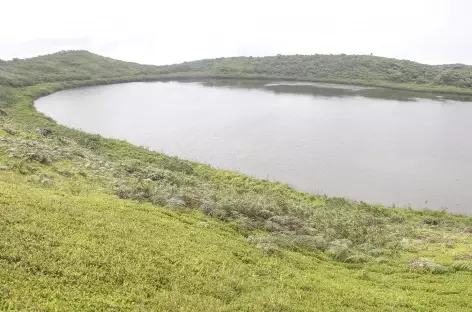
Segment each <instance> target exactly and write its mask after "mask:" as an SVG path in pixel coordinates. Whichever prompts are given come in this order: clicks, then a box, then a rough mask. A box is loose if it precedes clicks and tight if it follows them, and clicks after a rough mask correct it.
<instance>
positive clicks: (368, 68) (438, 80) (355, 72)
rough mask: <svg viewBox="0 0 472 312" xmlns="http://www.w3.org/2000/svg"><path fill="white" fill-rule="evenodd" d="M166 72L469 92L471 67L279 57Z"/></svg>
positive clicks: (210, 63)
mask: <svg viewBox="0 0 472 312" xmlns="http://www.w3.org/2000/svg"><path fill="white" fill-rule="evenodd" d="M163 71H164V72H168V73H185V72H188V73H211V74H212V75H215V76H230V77H240V76H243V77H268V78H274V77H279V78H283V79H297V80H309V81H326V82H339V83H351V84H361V85H371V86H382V87H390V88H398V89H410V90H418V91H419V90H424V91H439V92H456V93H465V94H471V92H472V91H471V89H470V88H472V66H468V65H462V64H453V65H438V66H433V65H425V64H420V63H415V62H411V61H405V60H396V59H390V58H384V57H377V56H367V55H288V56H284V55H279V56H272V57H235V58H221V59H215V60H202V61H195V62H188V63H184V64H179V65H172V66H169V67H166V68H165V69H164V70H163Z"/></svg>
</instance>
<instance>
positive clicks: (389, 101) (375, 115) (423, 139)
mask: <svg viewBox="0 0 472 312" xmlns="http://www.w3.org/2000/svg"><path fill="white" fill-rule="evenodd" d="M463 100H467V99H464V98H456V99H446V98H444V97H439V96H437V95H432V94H419V93H412V92H400V91H393V90H385V89H373V88H363V87H355V86H336V85H326V84H310V83H296V82H274V81H250V80H242V81H239V80H209V81H204V82H185V83H184V82H153V83H129V84H119V85H109V86H99V87H88V88H81V89H75V90H67V91H62V92H58V93H56V94H53V95H51V96H48V97H45V98H42V99H39V100H38V101H36V107H37V109H38V110H39V111H41V112H43V113H45V114H46V115H48V116H51V117H52V118H54V119H55V120H57V121H58V122H59V123H61V124H64V125H67V126H70V127H73V128H77V129H81V130H83V131H86V132H90V133H98V134H101V135H103V136H106V137H113V138H119V139H125V140H127V141H129V142H132V143H134V144H137V145H143V146H147V147H149V148H151V149H154V150H156V151H160V152H164V153H166V154H169V155H176V156H179V157H182V158H185V159H191V160H197V161H200V162H204V163H208V164H211V165H212V166H214V167H218V168H224V169H231V170H238V171H241V172H244V173H246V174H249V175H253V176H257V177H261V178H269V179H273V180H278V181H281V182H284V183H288V184H290V185H292V186H294V187H296V188H298V189H300V190H303V191H307V192H311V193H323V194H328V195H333V196H344V197H348V198H351V199H355V200H363V201H367V202H371V203H381V204H384V205H389V206H390V205H397V206H408V205H411V206H412V207H414V208H419V209H424V208H428V209H443V208H446V207H447V208H448V210H449V211H451V212H457V213H469V214H470V213H472V162H471V159H472V139H471V138H470V134H471V133H472V123H471V121H472V103H470V102H464V101H463Z"/></svg>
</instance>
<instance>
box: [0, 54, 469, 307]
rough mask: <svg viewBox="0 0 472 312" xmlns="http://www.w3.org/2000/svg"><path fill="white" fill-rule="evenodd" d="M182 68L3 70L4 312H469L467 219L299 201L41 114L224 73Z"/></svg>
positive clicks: (68, 65) (69, 64)
mask: <svg viewBox="0 0 472 312" xmlns="http://www.w3.org/2000/svg"><path fill="white" fill-rule="evenodd" d="M269 59H275V58H268V59H267V60H269ZM239 60H241V59H239ZM244 60H249V59H244ZM208 62H213V64H214V65H215V64H217V63H218V62H223V63H224V62H230V63H231V64H233V63H234V62H235V59H220V60H214V61H200V63H201V64H207V63H208ZM188 64H190V65H189V66H196V64H199V62H194V63H187V64H183V65H173V66H169V67H155V66H150V67H148V66H144V65H138V64H133V63H126V62H121V61H115V60H112V59H109V58H104V57H101V56H97V55H94V54H91V53H88V52H81V51H79V52H62V53H58V54H53V55H49V56H44V57H38V58H33V59H28V60H18V61H11V62H3V63H0V77H1V78H0V79H2V81H4V82H3V86H0V233H1V235H0V310H6V311H25V310H33V311H128V310H136V311H141V310H142V311H360V310H361V311H362V310H364V311H392V310H394V311H412V310H414V311H470V310H471V309H472V290H471V288H470V283H471V282H472V250H471V247H470V246H471V243H472V218H470V217H465V216H458V215H452V214H448V213H446V212H431V211H429V212H428V211H415V210H412V209H399V208H385V207H382V206H377V205H370V204H366V203H362V202H351V201H348V200H345V199H343V198H330V197H326V196H314V195H310V194H305V193H302V192H299V191H296V190H294V189H292V188H291V187H289V186H287V185H283V184H280V183H276V182H270V181H267V180H261V179H255V178H250V177H247V176H245V175H242V174H239V173H236V172H229V171H224V170H217V169H213V168H211V167H209V166H207V165H203V164H199V163H195V162H190V161H185V160H181V159H178V158H175V157H168V156H166V155H163V154H160V153H156V152H152V151H149V150H146V149H144V148H140V147H136V146H133V145H131V144H129V143H126V142H123V141H118V140H111V139H105V138H102V137H100V136H97V135H90V134H86V133H82V132H79V131H77V130H72V129H68V128H66V127H63V126H60V125H58V124H56V123H55V122H54V121H53V120H51V119H50V118H48V117H46V116H44V115H42V114H40V113H38V112H36V111H35V109H34V106H33V100H34V99H35V98H37V97H39V96H42V95H46V94H50V93H52V92H55V91H58V90H61V89H65V88H72V87H79V86H84V85H94V84H103V83H113V82H123V81H131V80H154V79H167V78H168V77H169V76H172V75H174V76H180V77H189V76H221V75H222V73H221V72H220V69H221V67H219V68H220V69H218V70H216V69H210V68H206V69H192V70H191V71H184V69H185V68H184V69H177V68H178V67H179V66H187V65H188ZM215 66H216V65H215ZM225 66H226V67H227V68H230V65H225ZM285 67H286V66H285ZM46 68H49V69H48V70H46ZM170 69H173V70H175V71H174V72H170ZM356 70H357V69H356ZM274 71H275V69H274ZM225 75H226V74H225ZM238 75H242V76H244V75H243V74H238ZM267 75H268V74H267ZM226 76H230V73H228V74H227V75H226ZM274 76H279V75H278V74H274ZM5 79H6V80H5ZM310 79H311V78H310ZM5 81H7V82H5ZM461 90H462V89H461ZM463 90H469V89H463Z"/></svg>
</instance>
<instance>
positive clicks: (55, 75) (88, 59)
mask: <svg viewBox="0 0 472 312" xmlns="http://www.w3.org/2000/svg"><path fill="white" fill-rule="evenodd" d="M157 73H159V71H158V69H157V67H156V66H148V65H140V64H136V63H129V62H123V61H118V60H114V59H111V58H108V57H103V56H100V55H97V54H93V53H90V52H87V51H64V52H58V53H54V54H49V55H43V56H38V57H34V58H29V59H16V60H12V61H7V62H0V85H6V86H13V87H23V86H30V85H34V84H37V83H44V82H62V81H72V80H96V79H107V78H116V77H129V76H141V75H152V74H157Z"/></svg>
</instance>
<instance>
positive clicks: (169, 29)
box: [0, 0, 472, 64]
mask: <svg viewBox="0 0 472 312" xmlns="http://www.w3.org/2000/svg"><path fill="white" fill-rule="evenodd" d="M1 10H2V14H1V18H0V29H1V31H0V58H1V59H11V58H13V57H30V56H36V55H39V54H47V53H52V52H56V51H59V50H65V49H86V50H90V51H92V52H95V53H98V54H102V55H106V56H110V57H114V58H118V59H122V60H128V61H135V62H140V63H149V64H169V63H177V62H183V61H189V60H195V59H201V58H214V57H221V56H240V55H244V56H249V55H253V56H264V55H275V54H278V53H280V54H297V53H298V54H316V53H319V54H325V53H327V54H329V53H332V54H339V53H346V54H370V53H373V54H374V55H379V56H388V57H395V58H402V59H411V60H415V61H419V62H423V63H430V64H439V63H468V64H472V18H471V17H470V16H471V14H472V1H471V0H396V1H380V0H326V1H316V0H306V1H302V0H290V1H288V0H285V1H277V0H249V1H248V0H238V1H222V0H220V1H216V0H215V1H210V0H193V1H191V0H186V1H183V0H166V1H159V0H157V1H150V0H149V1H145V0H132V1H121V0H115V1H102V0H80V1H66V0H41V1H38V0H11V1H10V0H5V1H2V7H1Z"/></svg>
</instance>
